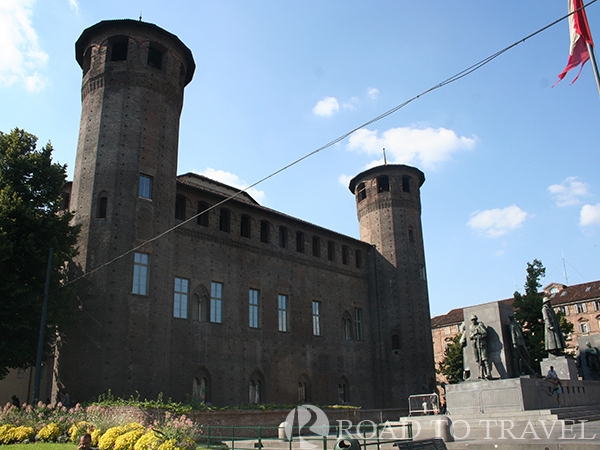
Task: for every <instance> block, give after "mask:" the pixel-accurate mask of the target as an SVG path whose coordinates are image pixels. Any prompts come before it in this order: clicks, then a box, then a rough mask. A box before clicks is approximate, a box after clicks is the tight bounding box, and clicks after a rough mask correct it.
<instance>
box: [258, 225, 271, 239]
mask: <svg viewBox="0 0 600 450" xmlns="http://www.w3.org/2000/svg"><path fill="white" fill-rule="evenodd" d="M270 240H271V224H270V223H269V222H267V221H266V220H261V221H260V242H264V243H265V244H268V243H269V241H270Z"/></svg>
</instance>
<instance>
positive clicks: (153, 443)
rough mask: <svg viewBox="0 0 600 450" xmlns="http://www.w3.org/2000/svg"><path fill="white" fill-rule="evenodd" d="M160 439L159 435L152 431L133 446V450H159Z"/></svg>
mask: <svg viewBox="0 0 600 450" xmlns="http://www.w3.org/2000/svg"><path fill="white" fill-rule="evenodd" d="M159 446H160V439H159V438H158V435H157V434H156V433H155V432H154V431H152V430H150V431H148V432H147V433H146V434H144V435H143V436H142V437H141V438H139V439H138V441H137V442H136V443H135V445H134V446H133V450H158V447H159Z"/></svg>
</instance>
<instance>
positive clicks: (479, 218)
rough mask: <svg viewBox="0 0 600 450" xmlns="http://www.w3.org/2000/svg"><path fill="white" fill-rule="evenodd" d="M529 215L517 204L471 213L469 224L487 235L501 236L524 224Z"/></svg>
mask: <svg viewBox="0 0 600 450" xmlns="http://www.w3.org/2000/svg"><path fill="white" fill-rule="evenodd" d="M527 216H529V214H527V213H526V212H525V211H523V210H522V209H521V208H519V207H518V206H516V205H512V206H508V207H506V208H503V209H499V208H496V209H488V210H485V211H476V212H474V213H473V214H471V219H469V221H468V222H467V225H468V226H469V227H471V228H472V229H473V230H475V231H477V232H479V233H481V234H483V235H484V236H487V237H492V238H495V237H499V236H502V235H503V234H506V233H508V232H510V231H513V230H516V229H517V228H519V227H521V225H523V222H524V221H525V219H526V218H527Z"/></svg>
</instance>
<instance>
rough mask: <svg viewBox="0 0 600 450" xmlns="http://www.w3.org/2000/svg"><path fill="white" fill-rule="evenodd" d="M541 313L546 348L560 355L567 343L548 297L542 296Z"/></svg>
mask: <svg viewBox="0 0 600 450" xmlns="http://www.w3.org/2000/svg"><path fill="white" fill-rule="evenodd" d="M542 315H543V316H544V341H545V344H546V350H548V352H549V353H552V354H553V355H560V354H561V353H562V350H563V349H564V348H565V347H566V346H567V345H566V344H565V338H564V337H563V335H562V332H561V331H560V323H559V321H558V317H556V313H555V312H554V309H553V308H552V305H550V299H549V298H548V297H544V304H543V306H542Z"/></svg>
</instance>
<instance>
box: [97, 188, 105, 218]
mask: <svg viewBox="0 0 600 450" xmlns="http://www.w3.org/2000/svg"><path fill="white" fill-rule="evenodd" d="M107 209H108V197H106V194H100V197H99V198H98V210H97V214H96V217H97V218H98V219H106V212H107Z"/></svg>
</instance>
